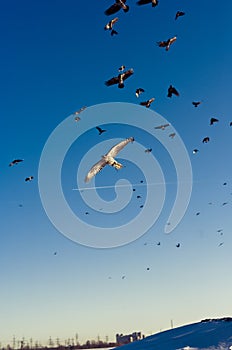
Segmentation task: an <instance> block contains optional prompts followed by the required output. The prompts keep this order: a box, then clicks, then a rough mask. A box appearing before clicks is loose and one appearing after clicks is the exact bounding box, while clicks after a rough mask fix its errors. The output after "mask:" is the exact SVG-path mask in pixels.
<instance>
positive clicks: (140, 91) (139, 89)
mask: <svg viewBox="0 0 232 350" xmlns="http://www.w3.org/2000/svg"><path fill="white" fill-rule="evenodd" d="M143 92H145V90H144V89H143V88H138V89H136V91H135V96H136V97H139V96H140V95H141V94H142V93H143Z"/></svg>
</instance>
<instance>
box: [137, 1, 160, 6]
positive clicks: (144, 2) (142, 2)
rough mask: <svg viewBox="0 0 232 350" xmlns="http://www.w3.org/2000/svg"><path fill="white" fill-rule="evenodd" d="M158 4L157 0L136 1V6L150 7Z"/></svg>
mask: <svg viewBox="0 0 232 350" xmlns="http://www.w3.org/2000/svg"><path fill="white" fill-rule="evenodd" d="M158 3H159V1H158V0H139V1H137V3H136V4H137V5H146V4H151V6H152V7H155V6H157V5H158Z"/></svg>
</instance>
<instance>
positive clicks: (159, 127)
mask: <svg viewBox="0 0 232 350" xmlns="http://www.w3.org/2000/svg"><path fill="white" fill-rule="evenodd" d="M169 125H170V124H163V125H158V126H155V129H161V130H165V129H166V128H167V127H168V126H169Z"/></svg>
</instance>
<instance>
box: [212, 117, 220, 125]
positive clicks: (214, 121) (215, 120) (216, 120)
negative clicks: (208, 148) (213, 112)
mask: <svg viewBox="0 0 232 350" xmlns="http://www.w3.org/2000/svg"><path fill="white" fill-rule="evenodd" d="M217 122H219V120H218V119H217V118H211V119H210V125H213V124H214V123H217Z"/></svg>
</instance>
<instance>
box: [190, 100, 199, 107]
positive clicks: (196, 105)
mask: <svg viewBox="0 0 232 350" xmlns="http://www.w3.org/2000/svg"><path fill="white" fill-rule="evenodd" d="M192 104H193V106H194V107H195V108H196V107H198V106H199V105H200V104H201V101H197V102H194V101H193V102H192Z"/></svg>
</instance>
